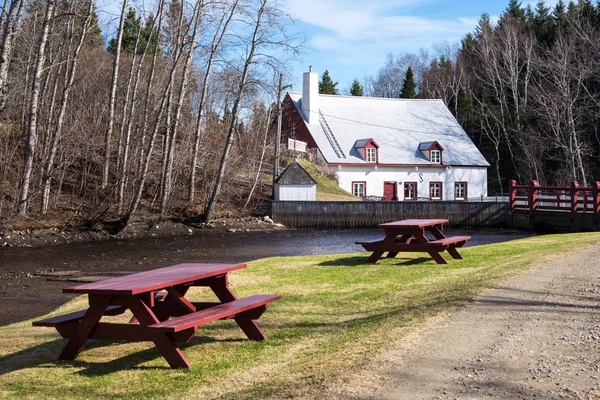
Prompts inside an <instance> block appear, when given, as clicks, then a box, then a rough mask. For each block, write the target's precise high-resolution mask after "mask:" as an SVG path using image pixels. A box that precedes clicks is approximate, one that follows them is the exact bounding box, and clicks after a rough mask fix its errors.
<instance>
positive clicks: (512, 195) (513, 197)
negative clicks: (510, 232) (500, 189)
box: [508, 179, 517, 214]
mask: <svg viewBox="0 0 600 400" xmlns="http://www.w3.org/2000/svg"><path fill="white" fill-rule="evenodd" d="M508 202H509V203H508V204H509V206H510V213H511V214H514V213H515V212H516V211H517V181H515V180H514V179H511V181H510V182H508Z"/></svg>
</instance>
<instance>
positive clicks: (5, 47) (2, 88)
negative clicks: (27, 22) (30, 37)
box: [0, 0, 25, 132]
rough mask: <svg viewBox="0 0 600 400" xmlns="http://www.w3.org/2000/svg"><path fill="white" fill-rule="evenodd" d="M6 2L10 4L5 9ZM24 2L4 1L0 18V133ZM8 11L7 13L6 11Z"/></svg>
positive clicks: (20, 0) (23, 0)
mask: <svg viewBox="0 0 600 400" xmlns="http://www.w3.org/2000/svg"><path fill="white" fill-rule="evenodd" d="M7 2H8V3H9V4H10V5H8V7H7ZM24 4H25V0H4V7H3V8H2V15H1V17H0V27H1V28H2V30H1V34H2V37H1V39H0V40H1V41H0V132H1V129H2V114H3V113H4V108H5V107H6V98H7V95H8V93H7V87H8V82H7V78H8V67H9V65H10V61H11V55H12V45H13V42H14V39H15V35H16V33H17V30H18V29H19V26H20V25H21V18H22V16H23V7H24ZM7 10H8V11H7Z"/></svg>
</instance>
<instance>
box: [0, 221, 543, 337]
mask: <svg viewBox="0 0 600 400" xmlns="http://www.w3.org/2000/svg"><path fill="white" fill-rule="evenodd" d="M445 233H446V234H447V235H470V236H471V237H472V239H471V240H470V241H468V242H467V245H466V246H476V245H481V244H487V243H498V242H504V241H508V240H514V239H519V238H523V237H527V236H532V235H534V234H535V233H533V232H528V231H516V230H502V229H473V230H466V229H465V230H462V229H461V230H459V229H448V230H446V231H445ZM382 237H383V235H382V231H381V230H288V231H272V232H244V233H207V234H199V235H189V236H177V237H159V238H151V239H139V240H122V241H118V240H111V241H103V242H88V243H72V244H65V245H54V246H47V247H39V248H26V247H11V248H0V295H1V296H2V299H3V307H2V311H0V326H1V325H6V324H9V323H13V322H18V321H22V320H26V319H29V318H32V317H35V316H39V315H43V314H45V313H47V312H49V311H51V310H53V309H54V308H56V307H58V306H59V305H61V304H63V303H64V302H66V301H68V300H70V299H71V298H73V296H72V295H66V294H63V293H62V289H63V288H65V287H69V286H74V285H76V283H73V282H65V281H64V280H55V279H49V278H48V277H47V276H40V272H49V271H54V273H56V272H60V271H63V272H65V271H78V272H79V273H80V274H81V275H84V276H85V275H103V274H105V275H110V274H115V273H124V272H137V271H144V270H148V269H153V268H159V267H163V266H167V265H172V264H177V263H182V262H223V263H238V262H247V261H251V260H255V259H258V258H264V257H269V256H292V255H314V254H338V253H355V252H361V251H363V248H362V247H361V246H359V245H356V244H354V242H355V241H369V240H377V239H380V238H382Z"/></svg>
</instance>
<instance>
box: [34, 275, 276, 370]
mask: <svg viewBox="0 0 600 400" xmlns="http://www.w3.org/2000/svg"><path fill="white" fill-rule="evenodd" d="M242 268H246V264H177V265H173V266H170V267H165V268H159V269H154V270H150V271H145V272H140V273H137V274H132V275H126V276H120V277H117V278H111V279H107V280H103V281H99V282H92V283H86V284H83V285H79V286H75V287H70V288H66V289H63V292H64V293H76V294H87V295H88V297H89V308H88V309H87V310H82V311H78V312H74V313H70V314H66V315H61V316H58V317H54V318H48V319H45V320H41V321H35V322H34V323H33V325H34V326H49V327H54V328H56V329H57V330H58V332H59V333H60V334H61V336H62V337H64V338H67V339H69V340H68V342H67V344H66V345H65V347H64V348H63V350H62V353H61V354H60V356H59V359H61V360H74V359H75V358H76V357H77V355H78V354H79V352H80V351H81V349H82V348H83V346H84V344H85V343H86V342H87V340H88V339H104V340H125V341H132V342H138V341H152V342H154V344H155V345H156V347H157V348H158V350H159V352H160V353H161V354H162V356H163V357H164V358H165V359H166V360H167V362H168V363H169V365H170V366H171V367H172V368H191V366H190V364H189V362H188V360H187V359H186V358H185V356H184V355H183V353H182V352H181V350H180V349H179V348H178V347H177V345H176V343H177V342H184V343H185V342H188V341H189V340H190V339H191V338H192V337H193V336H194V334H195V333H196V331H197V329H198V326H199V325H201V324H204V323H207V322H210V321H214V320H218V319H230V318H233V319H234V320H235V322H237V324H238V325H239V327H240V328H241V329H242V331H243V332H244V333H245V334H246V336H247V337H248V338H249V339H251V340H265V339H266V336H265V334H264V333H263V331H262V330H261V329H260V327H259V326H258V325H257V323H256V321H255V320H257V319H258V318H259V317H260V316H261V315H262V314H263V313H264V312H265V311H266V309H267V306H268V304H269V303H271V302H272V301H275V300H279V299H280V298H281V296H278V295H254V296H250V297H246V298H242V299H238V298H237V297H236V296H235V295H234V294H233V292H232V291H231V289H230V288H229V283H228V274H229V272H231V271H235V270H239V269H242ZM192 286H204V287H209V288H210V289H212V291H213V292H214V294H215V295H216V297H217V299H218V300H219V301H218V302H192V301H190V300H188V299H186V298H185V295H186V293H187V292H188V290H189V289H190V288H191V287H192ZM126 310H131V312H132V314H133V317H132V318H131V319H130V320H129V322H128V323H118V322H100V321H101V318H102V317H103V316H105V315H119V314H123V313H124V312H125V311H126Z"/></svg>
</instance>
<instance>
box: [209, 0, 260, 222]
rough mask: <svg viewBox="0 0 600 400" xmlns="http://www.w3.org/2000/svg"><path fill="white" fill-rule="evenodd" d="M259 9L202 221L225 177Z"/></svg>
mask: <svg viewBox="0 0 600 400" xmlns="http://www.w3.org/2000/svg"><path fill="white" fill-rule="evenodd" d="M259 3H260V4H259V9H258V12H257V14H256V19H255V21H254V29H253V32H252V39H251V41H250V43H249V45H248V49H247V53H246V54H247V55H246V59H245V61H244V65H243V68H242V73H241V76H240V81H239V85H238V91H237V93H236V98H235V100H234V103H233V108H232V110H231V122H230V123H229V129H228V131H227V137H226V140H225V147H224V149H223V155H222V156H221V162H220V163H219V171H218V172H217V177H216V181H215V184H214V187H213V190H212V195H211V197H210V200H209V202H208V204H207V205H206V208H205V209H204V214H203V219H204V221H206V222H208V221H210V218H211V216H212V213H213V210H214V208H215V205H216V203H217V201H218V200H219V196H220V194H221V187H222V185H223V178H224V176H225V169H226V167H227V161H228V159H229V152H230V150H231V145H232V141H233V134H234V132H235V127H236V123H237V117H238V113H239V111H240V103H241V101H242V97H243V96H244V90H245V89H246V86H247V79H248V73H249V70H250V66H251V65H252V63H253V62H254V55H255V52H256V49H257V47H258V45H259V43H260V40H261V35H260V33H261V24H262V23H263V16H264V14H265V9H266V7H267V0H261V1H260V2H259Z"/></svg>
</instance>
